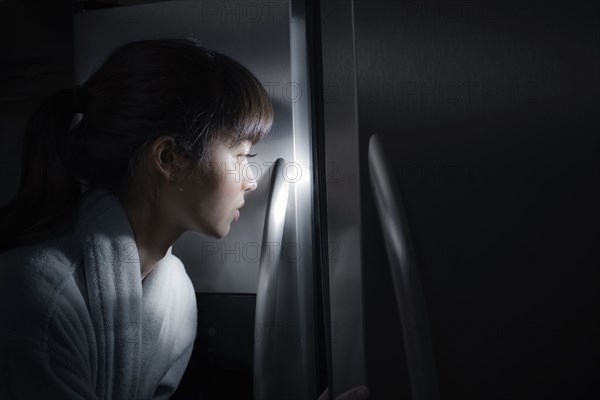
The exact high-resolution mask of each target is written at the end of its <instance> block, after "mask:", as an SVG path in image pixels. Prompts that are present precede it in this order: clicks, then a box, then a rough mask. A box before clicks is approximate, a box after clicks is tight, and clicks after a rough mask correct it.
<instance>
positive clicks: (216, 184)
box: [177, 142, 257, 238]
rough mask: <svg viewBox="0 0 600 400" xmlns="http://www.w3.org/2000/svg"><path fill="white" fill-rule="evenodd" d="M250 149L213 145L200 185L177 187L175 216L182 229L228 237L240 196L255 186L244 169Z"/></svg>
mask: <svg viewBox="0 0 600 400" xmlns="http://www.w3.org/2000/svg"><path fill="white" fill-rule="evenodd" d="M251 146H252V144H251V143H250V142H242V143H241V144H239V145H236V146H233V147H231V146H228V145H226V144H223V143H219V144H216V145H215V146H214V147H213V148H212V151H211V154H210V157H209V161H208V168H207V172H208V173H207V175H208V176H207V177H205V178H204V179H202V180H201V181H198V180H183V181H181V182H180V183H179V184H178V187H179V188H180V189H181V191H180V192H179V199H180V202H178V203H179V207H180V209H179V210H178V212H177V213H178V214H179V216H180V218H181V219H182V223H183V224H184V227H185V229H187V230H193V231H196V232H199V233H202V234H205V235H208V236H212V237H216V238H222V237H224V236H225V235H227V234H228V233H229V230H230V229H231V224H232V223H233V222H235V221H237V220H238V218H239V217H240V211H239V209H240V208H241V207H242V206H243V205H244V202H245V200H244V196H245V195H246V193H247V192H250V191H252V190H255V189H256V186H257V183H256V178H255V176H254V173H253V171H252V168H251V166H249V165H248V153H249V151H250V148H251ZM178 190H179V189H178Z"/></svg>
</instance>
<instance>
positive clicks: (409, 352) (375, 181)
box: [369, 135, 439, 400]
mask: <svg viewBox="0 0 600 400" xmlns="http://www.w3.org/2000/svg"><path fill="white" fill-rule="evenodd" d="M393 171H394V169H393V165H392V163H391V162H390V160H389V157H388V156H387V154H386V151H385V149H384V146H383V143H382V142H381V139H380V138H379V137H378V135H373V136H371V138H370V140H369V175H370V178H371V179H370V181H371V188H372V191H373V197H374V201H375V206H376V208H377V213H378V215H379V221H380V223H381V227H382V231H383V232H382V233H383V238H384V241H385V247H386V252H387V256H388V260H389V267H390V272H391V277H392V281H393V285H394V292H395V295H396V305H397V309H398V313H399V316H400V321H401V325H402V334H403V336H404V347H405V351H406V364H407V366H408V371H409V379H410V385H411V393H412V400H424V399H427V400H432V399H439V391H438V385H437V374H436V369H435V360H434V356H433V349H432V344H431V334H430V331H429V321H428V317H427V310H426V306H425V300H424V298H423V293H422V289H421V282H420V279H419V271H418V268H417V265H416V262H415V260H414V258H413V256H412V255H413V254H414V253H413V251H412V247H411V246H412V244H411V241H410V235H409V231H408V224H407V219H406V214H405V212H404V203H403V201H402V197H401V195H400V189H399V187H398V184H397V182H396V179H395V174H394V172H393Z"/></svg>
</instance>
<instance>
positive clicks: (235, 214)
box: [233, 201, 246, 222]
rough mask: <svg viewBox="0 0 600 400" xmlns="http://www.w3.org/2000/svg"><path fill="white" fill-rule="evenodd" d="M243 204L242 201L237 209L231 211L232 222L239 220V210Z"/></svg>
mask: <svg viewBox="0 0 600 400" xmlns="http://www.w3.org/2000/svg"><path fill="white" fill-rule="evenodd" d="M244 204H246V202H244V201H243V202H242V204H240V205H239V207H238V208H236V209H235V210H233V222H236V221H237V220H238V219H240V208H242V207H244Z"/></svg>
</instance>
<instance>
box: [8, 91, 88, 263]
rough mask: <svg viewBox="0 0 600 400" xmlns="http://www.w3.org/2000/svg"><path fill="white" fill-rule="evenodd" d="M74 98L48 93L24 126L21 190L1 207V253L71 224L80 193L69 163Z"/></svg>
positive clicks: (64, 92)
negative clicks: (69, 137)
mask: <svg viewBox="0 0 600 400" xmlns="http://www.w3.org/2000/svg"><path fill="white" fill-rule="evenodd" d="M73 94H74V91H72V90H69V89H63V90H60V91H57V92H54V93H52V94H51V95H49V96H48V97H46V98H45V99H43V100H42V102H41V103H39V104H38V106H37V107H36V109H35V111H34V113H33V114H32V115H31V117H30V119H29V121H28V123H27V127H26V130H25V138H24V141H23V152H22V162H21V178H20V183H19V189H18V191H17V194H16V195H15V197H14V198H13V199H12V200H11V201H10V202H8V203H7V204H6V205H4V206H2V207H0V252H4V251H6V250H9V249H11V248H13V247H17V246H21V245H27V244H33V243H37V242H39V241H42V240H43V239H45V238H49V237H52V236H56V235H58V234H61V233H63V232H64V231H66V230H67V229H69V228H70V227H71V226H72V225H73V223H74V222H75V219H76V217H77V205H78V203H79V199H80V197H81V190H80V185H79V183H78V181H77V179H75V177H74V176H73V174H72V173H71V172H70V168H69V167H68V164H69V163H68V162H67V156H68V153H69V151H68V142H69V140H68V136H69V130H70V125H71V122H72V121H73V116H74V111H75V110H74V104H73V99H74V96H73Z"/></svg>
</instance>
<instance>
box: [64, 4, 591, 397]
mask: <svg viewBox="0 0 600 400" xmlns="http://www.w3.org/2000/svg"><path fill="white" fill-rule="evenodd" d="M79 4H80V9H79V10H78V11H77V12H76V13H75V15H74V37H75V73H76V80H77V82H83V81H84V80H85V79H86V78H87V77H88V76H89V75H90V74H91V72H92V71H93V70H94V68H95V67H96V66H98V65H99V63H101V62H102V60H103V58H104V57H106V55H107V54H108V52H109V51H110V50H111V49H112V48H114V47H115V46H117V45H119V44H121V43H125V42H128V41H132V40H139V39H148V38H162V37H194V38H196V39H198V40H200V41H201V43H202V44H203V45H204V46H206V47H209V48H212V49H214V50H217V51H219V52H222V53H224V54H226V55H228V56H231V57H232V58H234V59H236V60H238V61H240V62H241V63H242V64H244V65H245V66H246V67H248V68H249V69H250V70H251V71H252V72H253V73H254V74H255V75H256V76H257V77H258V79H259V80H260V81H261V82H262V83H263V85H264V86H265V88H266V89H267V91H268V93H269V95H270V96H271V99H272V102H273V105H274V111H275V120H274V125H273V129H272V131H271V134H270V135H269V137H268V138H267V139H265V140H264V141H262V142H261V143H259V144H258V145H256V146H255V148H254V149H255V150H256V153H258V155H257V157H255V158H253V159H252V167H253V168H254V170H253V172H256V173H257V174H258V177H259V181H258V189H257V190H256V191H254V192H252V193H250V194H249V195H248V196H247V198H246V206H245V207H244V209H243V210H242V216H241V218H240V220H239V221H238V223H236V224H235V225H234V226H232V230H231V232H230V234H229V235H228V236H227V237H226V238H223V239H220V240H215V239H211V238H207V237H204V236H201V235H200V234H198V233H195V232H186V233H185V234H184V235H183V236H182V237H180V238H179V240H178V241H177V242H176V243H175V244H174V246H173V253H174V254H175V255H177V256H178V257H179V258H181V260H182V261H183V263H184V265H185V267H186V270H187V272H188V274H189V276H190V278H191V280H192V282H193V284H194V287H195V290H196V296H197V301H198V311H199V315H198V333H197V338H196V343H195V347H194V353H193V354H192V358H191V360H190V363H189V365H188V370H187V371H186V374H185V375H184V377H183V379H182V382H181V384H180V387H179V389H178V391H177V392H176V394H175V395H174V396H173V398H181V399H183V398H203V399H220V398H237V399H252V398H254V399H257V400H259V399H261V400H262V399H264V400H271V399H275V400H308V399H316V398H317V397H318V396H319V394H320V393H322V392H323V391H324V390H325V388H326V387H329V389H330V390H329V394H330V397H329V398H330V399H334V398H335V397H337V396H339V395H340V394H342V393H344V392H346V391H347V390H349V389H351V388H353V387H357V386H359V385H361V384H366V385H367V386H368V387H369V391H370V397H369V398H371V399H376V400H377V399H381V400H388V399H401V398H402V399H404V398H406V399H415V400H417V399H509V398H510V399H521V398H523V399H531V398H586V399H589V398H596V397H598V395H599V394H600V393H599V392H600V389H599V388H598V385H597V384H596V383H597V376H598V372H600V371H599V365H598V362H597V360H598V355H599V354H600V352H599V351H598V350H599V349H598V344H597V340H596V338H597V337H598V334H599V333H600V332H599V331H598V326H600V323H599V322H600V321H598V316H597V315H598V312H597V310H598V305H599V304H600V302H599V300H600V299H599V295H598V293H599V292H600V291H598V290H597V286H598V265H599V262H598V261H600V260H599V255H598V251H597V248H598V237H599V235H598V233H599V231H598V226H599V225H598V222H599V220H600V219H599V218H598V217H599V215H598V208H597V204H600V202H599V201H598V200H600V199H599V198H598V195H597V194H596V191H595V190H594V187H595V186H596V184H597V182H598V172H599V168H598V167H599V162H598V158H599V157H598V150H599V146H598V144H599V139H598V134H597V132H598V131H600V130H599V129H598V128H599V126H598V125H599V121H598V115H599V114H598V102H599V98H600V73H599V71H600V30H599V28H598V26H597V20H598V17H599V16H600V15H599V12H598V7H597V6H595V5H593V4H588V3H583V2H511V1H490V2H458V1H441V2H438V1H361V0H331V1H298V0H287V1H286V0H269V1H229V0H222V1H153V2H150V1H135V2H88V1H82V2H79Z"/></svg>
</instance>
